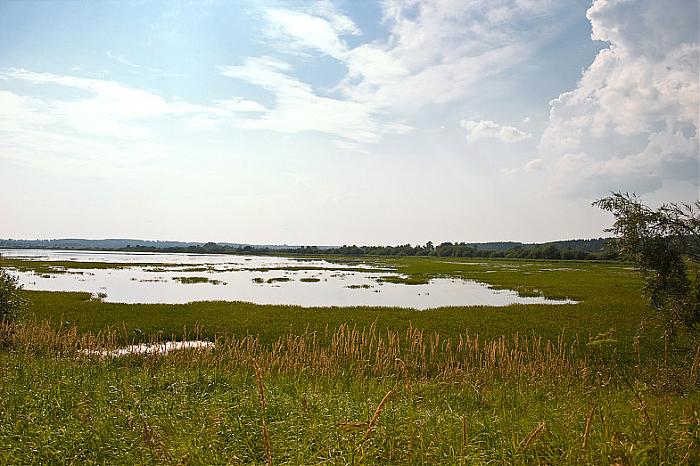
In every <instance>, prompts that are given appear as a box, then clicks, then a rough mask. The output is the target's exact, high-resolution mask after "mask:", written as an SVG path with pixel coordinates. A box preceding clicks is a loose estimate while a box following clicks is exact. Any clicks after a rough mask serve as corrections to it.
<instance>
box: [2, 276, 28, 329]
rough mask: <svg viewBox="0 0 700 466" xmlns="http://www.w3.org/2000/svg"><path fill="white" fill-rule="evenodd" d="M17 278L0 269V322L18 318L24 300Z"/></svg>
mask: <svg viewBox="0 0 700 466" xmlns="http://www.w3.org/2000/svg"><path fill="white" fill-rule="evenodd" d="M21 288H22V287H21V286H20V285H19V282H18V280H17V277H15V276H13V275H11V274H10V273H9V272H7V271H6V270H5V269H3V268H1V267H0V320H13V319H16V318H17V317H18V316H19V313H20V310H21V308H22V306H23V304H24V300H23V299H22V296H21V295H20V290H21Z"/></svg>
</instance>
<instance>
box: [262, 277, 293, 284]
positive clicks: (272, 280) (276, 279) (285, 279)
mask: <svg viewBox="0 0 700 466" xmlns="http://www.w3.org/2000/svg"><path fill="white" fill-rule="evenodd" d="M291 280H292V279H291V278H289V277H273V278H268V279H267V283H278V282H279V283H285V282H288V281H291Z"/></svg>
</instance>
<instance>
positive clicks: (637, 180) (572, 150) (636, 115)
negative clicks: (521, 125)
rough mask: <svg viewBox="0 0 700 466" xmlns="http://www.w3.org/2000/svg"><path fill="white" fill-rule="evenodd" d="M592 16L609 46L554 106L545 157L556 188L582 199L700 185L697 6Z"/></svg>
mask: <svg viewBox="0 0 700 466" xmlns="http://www.w3.org/2000/svg"><path fill="white" fill-rule="evenodd" d="M587 16H588V18H589V20H590V21H591V25H592V29H593V34H592V38H593V39H595V40H602V41H606V42H608V43H609V46H608V47H607V48H605V49H603V50H601V51H600V52H599V54H598V55H597V56H596V58H595V60H594V61H593V63H592V64H591V66H590V67H589V68H588V69H587V70H586V71H585V72H584V74H583V76H582V77H581V80H580V81H579V83H578V85H577V87H576V89H574V90H572V91H569V92H565V93H563V94H561V95H560V96H559V97H557V98H556V99H554V100H553V101H552V102H551V103H550V105H551V108H550V118H549V124H548V127H547V128H546V129H545V131H544V133H543V135H542V138H541V140H540V143H539V148H538V150H539V153H540V156H541V158H544V159H547V160H548V161H549V165H551V166H552V168H553V170H554V179H555V182H556V183H557V185H558V186H559V187H560V188H562V189H564V190H568V191H571V192H572V194H580V195H585V196H591V195H599V194H601V193H605V192H608V191H610V190H617V189H623V190H630V191H631V190H635V191H638V192H640V193H643V192H650V191H654V190H657V189H659V188H661V187H662V186H663V184H664V181H667V180H684V181H686V182H690V183H695V184H696V185H697V183H698V179H699V177H700V157H699V155H698V150H699V149H698V108H699V106H700V99H699V97H698V95H699V93H698V70H699V67H698V52H699V50H700V47H699V46H698V27H699V26H698V4H697V2H696V1H694V0H669V1H667V2H656V1H653V0H640V1H637V2H629V1H620V0H596V1H595V2H594V3H593V5H592V6H591V8H590V9H589V10H588V13H587Z"/></svg>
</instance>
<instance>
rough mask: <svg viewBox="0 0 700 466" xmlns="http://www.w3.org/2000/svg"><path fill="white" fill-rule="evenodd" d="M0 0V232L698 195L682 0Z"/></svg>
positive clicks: (689, 29)
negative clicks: (626, 195)
mask: <svg viewBox="0 0 700 466" xmlns="http://www.w3.org/2000/svg"><path fill="white" fill-rule="evenodd" d="M661 3H662V4H660V2H653V1H651V0H639V1H630V0H596V1H595V2H593V3H591V2H588V1H574V0H571V1H554V0H494V1H490V2H480V1H470V0H458V1H457V0H453V1H448V0H445V1H422V2H418V1H414V0H387V1H384V2H369V1H357V2H351V1H346V2H331V1H319V2H244V1H239V2H224V1H216V0H212V1H188V2H185V1H181V2H174V1H172V2H171V1H168V2H156V1H143V2H137V1H114V2H110V1H99V2H79V1H67V2H62V1H50V2H49V1H46V2H31V1H22V2H15V1H6V2H0V43H2V44H4V45H3V47H2V48H0V195H1V196H2V198H3V199H4V200H6V201H5V202H3V203H2V204H1V205H0V216H1V217H2V219H3V221H2V222H1V223H0V237H15V238H20V237H21V238H37V237H38V238H55V237H88V238H102V237H139V238H144V239H180V240H202V241H207V240H214V241H233V242H248V243H290V244H292V243H294V244H343V243H357V244H380V243H381V244H386V243H390V244H396V243H405V242H411V243H423V242H425V241H428V240H432V241H433V242H440V241H490V240H494V241H495V240H520V241H547V240H553V239H563V238H575V237H597V236H600V235H603V234H604V233H603V231H602V230H603V228H605V227H606V226H608V225H609V224H610V223H611V219H610V218H609V217H608V216H607V215H606V214H604V213H602V212H599V211H597V210H596V209H595V208H593V207H591V206H590V203H591V201H592V200H594V199H596V198H598V197H601V196H604V195H606V194H607V193H609V192H610V191H614V190H623V191H636V192H638V193H640V194H642V195H643V198H644V199H645V200H646V201H648V202H649V203H651V204H658V203H661V202H668V201H692V200H694V199H697V198H698V179H699V178H700V168H699V164H700V162H699V160H698V135H697V127H698V105H699V98H698V82H697V81H698V79H697V76H698V16H699V15H698V4H697V2H696V1H694V0H671V1H669V2H661Z"/></svg>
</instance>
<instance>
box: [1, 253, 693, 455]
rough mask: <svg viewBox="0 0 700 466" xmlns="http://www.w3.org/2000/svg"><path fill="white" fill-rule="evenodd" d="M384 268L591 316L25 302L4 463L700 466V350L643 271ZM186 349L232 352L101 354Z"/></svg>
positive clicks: (82, 297)
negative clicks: (652, 292)
mask: <svg viewBox="0 0 700 466" xmlns="http://www.w3.org/2000/svg"><path fill="white" fill-rule="evenodd" d="M333 260H338V259H337V258H333ZM367 261H368V262H370V263H371V264H372V265H375V266H380V267H385V268H387V269H396V270H397V271H399V272H401V273H403V274H406V275H407V276H408V278H407V279H405V280H404V284H403V286H412V285H411V283H423V282H425V281H426V280H428V279H430V278H431V277H438V276H447V277H460V278H466V279H474V280H479V281H482V282H486V283H488V284H490V285H491V286H492V287H494V288H507V289H513V290H517V291H518V293H520V294H521V295H525V296H545V297H549V298H569V299H573V300H575V301H578V303H577V304H566V305H546V304H542V305H534V304H532V305H512V306H507V307H487V306H472V307H447V308H440V309H431V310H426V311H417V310H412V309H401V308H371V307H357V308H340V307H330V308H304V307H299V306H270V305H256V304H251V303H243V302H198V303H191V304H185V305H166V304H116V303H104V302H100V301H96V300H90V296H89V294H87V293H60V292H41V291H25V292H24V295H25V296H26V299H27V302H28V305H27V310H26V315H25V316H24V318H23V319H22V321H20V322H19V323H14V324H9V323H6V324H2V328H0V348H1V349H0V381H1V383H0V463H4V464H32V463H33V464H39V463H43V464H46V463H51V464H65V463H79V464H86V463H87V464H134V463H140V464H141V463H142V464H375V463H384V464H438V463H442V464H494V463H495V464H543V463H545V464H697V463H698V462H700V453H699V452H700V415H699V414H698V407H699V406H700V391H699V390H698V389H699V388H700V385H699V383H700V352H699V349H698V348H694V347H692V346H689V344H687V342H686V341H685V339H684V338H683V335H679V337H678V338H677V339H676V340H674V341H670V342H669V341H667V340H665V339H664V338H663V337H662V332H661V330H660V326H659V323H658V322H657V320H656V319H655V316H654V315H653V313H652V312H651V311H650V310H649V309H648V307H647V303H646V302H645V300H644V299H643V297H642V296H641V288H642V281H641V279H640V278H639V276H638V274H637V273H636V272H635V271H634V270H633V269H632V268H631V267H630V266H629V265H627V264H624V263H617V262H610V263H605V262H574V261H561V262H558V261H518V260H496V259H488V260H483V259H445V258H418V257H410V258H395V259H378V258H369V259H367ZM4 263H5V265H8V266H12V267H15V268H18V269H22V270H29V269H31V270H36V271H37V272H38V273H45V272H46V271H47V270H49V269H50V266H51V265H57V264H56V263H42V262H22V261H17V260H14V261H10V260H6V261H4ZM62 265H64V266H69V267H72V268H81V269H89V268H93V267H94V268H105V267H107V268H108V267H119V266H120V265H119V264H104V263H66V264H62ZM308 286H309V287H310V290H311V291H310V292H313V291H312V290H313V286H314V285H313V283H309V285H308ZM183 339H198V340H207V341H210V342H213V343H215V346H214V348H213V349H209V350H202V351H200V350H182V351H178V352H173V353H169V354H150V355H128V356H123V357H104V356H100V355H99V354H98V353H97V352H98V351H100V350H103V349H114V348H118V347H121V346H124V345H130V344H137V343H151V344H155V343H159V342H162V341H166V340H183Z"/></svg>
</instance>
